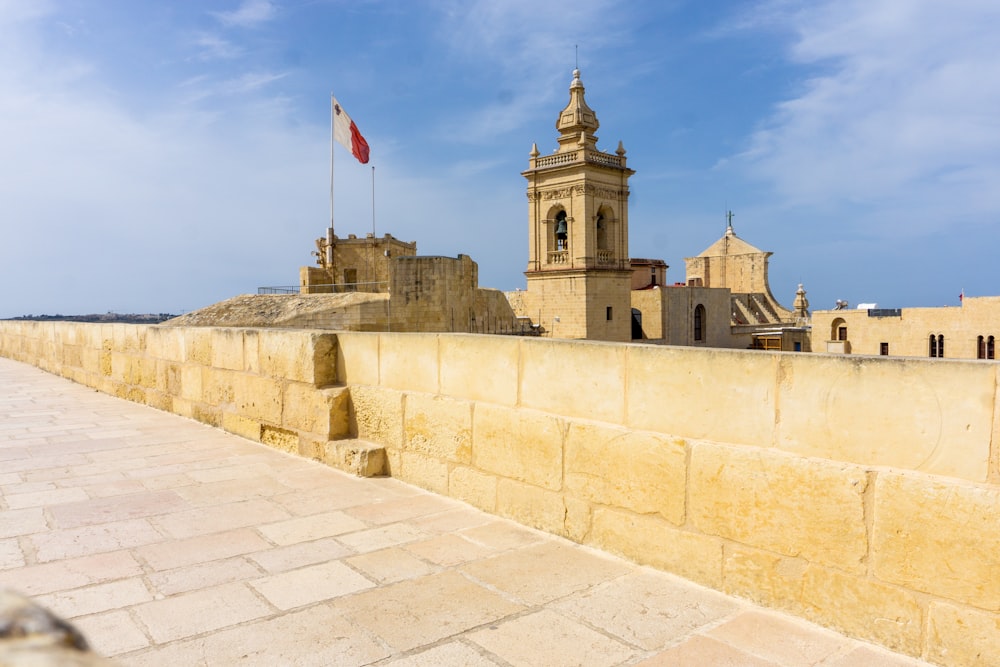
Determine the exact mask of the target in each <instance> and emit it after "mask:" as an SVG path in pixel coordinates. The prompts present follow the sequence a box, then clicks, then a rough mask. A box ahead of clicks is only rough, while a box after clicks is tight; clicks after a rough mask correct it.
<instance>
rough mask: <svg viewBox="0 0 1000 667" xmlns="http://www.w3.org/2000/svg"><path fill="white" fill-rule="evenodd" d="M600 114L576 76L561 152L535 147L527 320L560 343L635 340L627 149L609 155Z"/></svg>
mask: <svg viewBox="0 0 1000 667" xmlns="http://www.w3.org/2000/svg"><path fill="white" fill-rule="evenodd" d="M598 127H600V123H599V122H598V121H597V115H596V114H595V113H594V111H593V110H592V109H591V108H590V107H589V106H587V102H586V100H585V99H584V88H583V83H582V82H581V81H580V71H579V70H574V71H573V82H572V83H571V84H570V88H569V104H567V105H566V108H565V109H563V110H562V111H561V112H560V113H559V119H558V120H557V121H556V129H557V130H559V139H558V141H559V147H558V148H557V149H556V151H555V152H554V153H553V154H551V155H545V156H543V155H541V154H540V153H539V152H538V147H537V145H533V146H532V149H531V159H530V161H529V165H530V166H529V168H528V169H527V171H524V172H522V175H523V176H524V177H525V178H526V179H527V180H528V269H527V271H525V276H526V277H527V279H528V280H527V282H528V293H527V295H526V296H527V297H528V298H526V299H525V306H526V307H527V312H526V314H527V315H528V316H529V317H531V318H532V319H533V320H536V323H537V324H540V325H541V326H542V328H543V330H544V331H546V332H547V335H550V336H553V337H556V338H589V339H595V340H614V341H627V340H630V339H631V301H630V289H631V269H630V266H629V254H628V195H629V189H628V179H629V177H630V176H631V175H632V174H633V173H635V172H634V171H633V170H631V169H629V168H628V167H627V166H626V164H625V148H624V147H623V146H622V144H621V142H619V143H618V150H617V151H615V153H614V154H612V153H604V152H602V151H600V150H598V148H597V136H596V135H595V134H594V132H595V131H596V130H597V128H598Z"/></svg>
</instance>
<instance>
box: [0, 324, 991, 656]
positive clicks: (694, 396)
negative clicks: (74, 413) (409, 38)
mask: <svg viewBox="0 0 1000 667" xmlns="http://www.w3.org/2000/svg"><path fill="white" fill-rule="evenodd" d="M0 354H3V355H4V356H8V357H12V358H15V359H20V360H22V361H26V362H28V363H33V364H36V365H39V366H41V367H43V368H46V369H47V370H50V371H52V372H54V373H60V374H62V375H64V376H66V377H70V378H72V379H74V380H77V381H78V382H83V383H84V384H88V385H89V386H95V387H97V388H99V389H101V390H103V391H107V392H109V393H112V394H115V395H118V396H122V397H124V398H129V399H131V400H138V401H142V402H146V403H148V404H151V405H155V406H156V407H161V408H163V409H167V410H171V411H174V412H177V413H179V414H183V415H186V416H189V417H193V418H195V419H200V420H201V421H205V422H207V423H210V424H214V425H218V426H221V427H222V428H225V429H227V430H230V431H233V432H235V433H238V434H240V435H244V436H247V437H250V438H252V439H255V440H260V441H261V442H264V443H265V444H269V445H272V446H276V447H280V448H283V449H287V450H290V451H298V453H300V454H302V455H306V456H314V457H316V458H321V452H320V451H319V449H320V448H321V446H322V441H323V439H324V438H328V439H336V438H341V437H349V436H353V435H357V436H359V437H362V438H366V439H369V440H372V441H376V442H378V443H381V444H382V445H384V446H385V447H386V448H387V454H388V459H389V465H390V469H391V474H392V475H393V476H396V477H399V478H401V479H404V480H406V481H408V482H411V483H414V484H418V485H420V486H423V487H426V488H429V489H432V490H434V491H436V492H439V493H442V494H446V495H449V496H452V497H456V498H459V499H462V500H465V501H466V502H469V503H470V504H472V505H475V506H477V507H480V508H482V509H484V510H486V511H489V512H492V513H495V514H498V515H501V516H506V517H510V518H512V519H515V520H517V521H519V522H522V523H524V524H527V525H530V526H534V527H537V528H540V529H543V530H546V531H549V532H552V533H555V534H559V535H563V536H566V537H568V538H569V539H573V540H575V541H578V542H581V543H585V544H589V545H592V546H595V547H597V548H601V549H604V550H607V551H610V552H614V553H617V554H621V555H623V556H625V557H627V558H630V559H632V560H635V561H638V562H640V563H644V564H648V565H651V566H654V567H657V568H660V569H664V570H668V571H671V572H674V573H677V574H679V575H680V576H683V577H686V578H689V579H692V580H694V581H697V582H699V583H702V584H705V585H708V586H711V587H713V588H717V589H719V590H722V591H725V592H727V593H731V594H735V595H739V596H742V597H745V598H748V599H751V600H753V601H755V602H759V603H761V604H764V605H767V606H771V607H775V608H780V609H784V610H786V611H789V612H791V613H794V614H797V615H800V616H802V617H805V618H808V619H810V620H813V621H816V622H819V623H822V624H824V625H827V626H829V627H832V628H835V629H837V630H840V631H843V632H846V633H848V634H850V635H853V636H856V637H859V638H863V639H868V640H871V641H875V642H878V643H880V644H883V645H885V646H888V647H890V648H892V649H894V650H898V651H902V652H906V653H909V654H911V655H916V656H922V657H924V658H926V659H928V660H931V661H933V662H936V663H940V664H943V665H985V664H989V663H990V661H992V660H993V656H994V655H996V654H998V653H1000V555H998V554H1000V466H998V456H997V450H996V445H995V444H994V443H996V442H997V441H998V436H1000V433H998V427H997V423H998V421H1000V420H998V416H1000V413H998V402H997V399H996V389H997V368H998V366H997V365H995V364H985V363H981V362H980V363H977V362H963V361H950V360H945V361H929V360H919V359H897V358H857V357H853V358H842V357H836V356H826V355H801V354H782V353H765V352H748V351H732V350H718V349H691V348H669V347H667V348H664V347H653V346H641V345H626V344H613V343H591V342H568V341H559V340H545V339H518V338H507V337H493V336H473V335H460V334H374V333H372V334H369V333H340V334H332V333H318V332H307V331H294V330H254V329H198V328H167V327H155V326H153V327H151V326H130V325H86V324H76V323H21V322H0ZM335 383H336V384H338V385H343V386H344V387H346V389H322V387H326V386H328V385H331V384H335ZM348 394H349V396H348Z"/></svg>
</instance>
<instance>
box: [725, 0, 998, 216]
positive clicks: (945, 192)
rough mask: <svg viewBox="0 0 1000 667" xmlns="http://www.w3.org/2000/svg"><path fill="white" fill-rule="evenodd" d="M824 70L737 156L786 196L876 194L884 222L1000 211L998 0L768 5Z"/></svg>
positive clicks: (791, 200) (795, 49) (831, 200)
mask: <svg viewBox="0 0 1000 667" xmlns="http://www.w3.org/2000/svg"><path fill="white" fill-rule="evenodd" d="M763 15H765V16H768V17H769V19H771V20H775V17H778V18H777V19H776V20H779V21H784V22H785V27H787V28H790V29H791V30H793V31H794V34H795V35H796V37H795V40H794V43H793V45H792V48H791V51H790V57H791V58H792V59H793V60H794V61H795V62H797V63H799V64H800V65H803V66H806V67H809V68H812V69H813V70H814V71H816V72H817V73H816V74H815V75H814V76H813V77H812V78H810V79H809V80H808V81H806V82H805V85H804V87H803V88H802V89H801V90H800V91H797V93H796V95H795V96H794V97H791V98H789V99H787V100H785V101H783V102H781V103H780V104H779V105H778V106H777V107H776V109H775V112H774V114H773V115H772V116H771V117H770V118H769V119H767V121H766V122H765V123H764V124H763V125H762V127H761V128H760V129H759V131H757V132H756V133H755V134H754V136H753V137H752V140H751V142H750V146H749V149H748V150H747V151H746V153H745V154H743V155H742V156H741V158H742V160H743V163H744V165H745V166H746V167H747V168H748V169H750V170H752V171H753V172H754V173H755V175H756V176H758V177H760V178H763V179H765V180H767V181H769V182H771V183H772V184H773V185H774V188H775V190H776V192H777V194H778V195H779V197H780V198H781V199H782V201H783V202H784V203H785V204H787V205H792V206H803V205H811V206H815V207H817V208H820V209H822V208H830V207H837V206H846V205H853V204H862V205H864V206H866V207H869V210H870V211H871V212H870V213H869V214H868V221H867V222H869V223H873V224H874V225H875V226H876V227H878V228H879V229H880V230H881V231H882V232H883V233H888V232H903V233H910V232H926V231H928V230H930V229H933V228H935V226H939V225H940V224H942V223H943V222H945V221H947V220H956V219H959V220H966V219H968V220H976V219H977V217H978V218H979V220H980V221H982V220H985V219H986V218H988V217H992V218H993V219H995V218H996V217H997V213H998V212H1000V195H997V194H994V192H995V191H996V189H995V188H994V187H991V185H990V183H991V182H995V181H994V180H993V179H994V178H995V176H996V173H997V172H998V171H1000V87H998V86H997V85H996V82H997V81H1000V58H998V56H997V51H996V48H995V43H996V35H995V31H994V28H995V27H996V25H997V23H998V21H997V19H1000V5H998V4H997V3H995V2H993V1H992V0H987V1H979V2H976V1H973V0H969V1H967V2H961V3H948V4H942V3H939V2H936V1H935V0H909V1H908V2H897V1H896V0H846V1H845V0H837V1H836V2H822V3H810V4H808V5H799V6H798V7H797V8H794V11H793V8H792V7H791V6H790V4H789V3H787V2H782V3H768V4H767V5H766V6H765V11H764V14H763Z"/></svg>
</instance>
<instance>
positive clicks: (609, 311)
mask: <svg viewBox="0 0 1000 667" xmlns="http://www.w3.org/2000/svg"><path fill="white" fill-rule="evenodd" d="M610 321H611V306H608V322H610Z"/></svg>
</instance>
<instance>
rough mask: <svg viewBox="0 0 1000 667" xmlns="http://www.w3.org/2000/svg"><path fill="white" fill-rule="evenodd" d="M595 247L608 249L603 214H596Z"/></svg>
mask: <svg viewBox="0 0 1000 667" xmlns="http://www.w3.org/2000/svg"><path fill="white" fill-rule="evenodd" d="M597 249H598V250H607V249H608V223H607V222H606V221H605V220H604V214H603V213H598V214H597Z"/></svg>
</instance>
